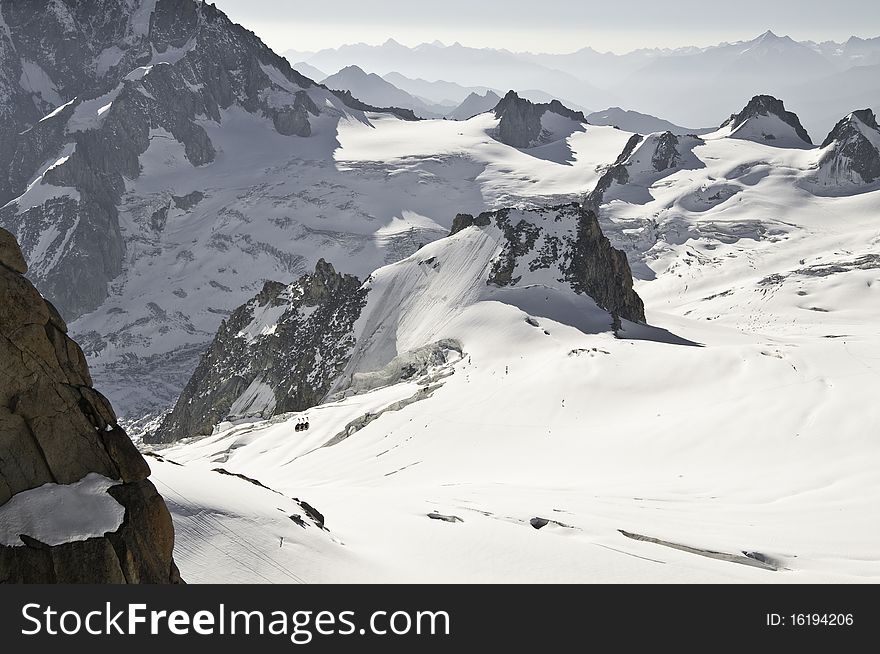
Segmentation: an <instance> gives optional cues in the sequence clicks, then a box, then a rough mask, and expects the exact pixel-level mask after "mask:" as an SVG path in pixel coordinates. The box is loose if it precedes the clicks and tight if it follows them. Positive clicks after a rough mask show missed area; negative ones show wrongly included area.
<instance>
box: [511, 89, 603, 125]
mask: <svg viewBox="0 0 880 654" xmlns="http://www.w3.org/2000/svg"><path fill="white" fill-rule="evenodd" d="M509 110H519V111H534V112H539V114H543V113H544V112H545V111H552V112H553V113H555V114H559V115H560V116H565V117H566V118H571V119H572V120H576V121H578V122H581V123H586V122H587V118H586V116H584V114H583V112H582V111H575V110H573V109H569V108H568V107H566V106H565V105H564V104H562V103H561V102H560V101H559V100H551V101H550V102H532V101H531V100H528V99H526V98H521V97H519V95H518V94H517V93H516V91H514V90H512V89H511V90H510V91H508V92H507V93H506V94H505V95H504V97H503V98H501V101H500V102H499V103H498V104H497V105H496V106H495V115H496V116H497V117H498V118H501V117H502V116H503V115H504V114H505V113H506V112H507V111H509Z"/></svg>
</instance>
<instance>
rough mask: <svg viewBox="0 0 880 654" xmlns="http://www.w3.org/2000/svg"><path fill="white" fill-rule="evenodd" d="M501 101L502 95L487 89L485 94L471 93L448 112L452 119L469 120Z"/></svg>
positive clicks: (448, 116) (489, 109)
mask: <svg viewBox="0 0 880 654" xmlns="http://www.w3.org/2000/svg"><path fill="white" fill-rule="evenodd" d="M499 102H501V96H499V95H498V94H497V93H495V92H494V91H486V93H485V94H484V95H480V94H478V93H471V94H470V95H469V96H467V97H466V98H465V99H464V100H462V102H461V104H460V105H458V106H457V107H456V108H455V109H453V110H452V111H450V112H449V113H448V114H447V118H451V119H452V120H467V119H468V118H473V117H474V116H476V115H477V114H481V113H483V112H485V111H491V110H492V109H494V108H495V107H496V106H497V105H498V103H499Z"/></svg>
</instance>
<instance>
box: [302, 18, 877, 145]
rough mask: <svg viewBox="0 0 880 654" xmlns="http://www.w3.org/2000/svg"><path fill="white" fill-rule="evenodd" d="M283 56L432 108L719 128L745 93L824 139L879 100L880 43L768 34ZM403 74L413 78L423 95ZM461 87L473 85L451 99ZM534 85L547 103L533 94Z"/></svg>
mask: <svg viewBox="0 0 880 654" xmlns="http://www.w3.org/2000/svg"><path fill="white" fill-rule="evenodd" d="M285 55H286V56H287V58H288V59H289V60H290V61H304V62H306V63H308V64H309V65H310V66H315V67H317V68H318V69H320V70H324V71H328V72H331V73H332V72H335V71H338V70H340V69H342V68H344V67H345V66H348V65H351V64H357V65H359V66H361V67H363V68H364V69H365V70H370V71H372V72H375V73H377V74H379V75H382V76H383V77H385V76H389V75H391V74H393V75H394V77H393V78H388V77H386V79H387V80H388V81H390V82H391V83H393V84H395V85H396V86H398V87H399V88H404V89H405V90H407V92H409V93H414V92H415V93H416V95H419V96H421V97H425V98H427V97H429V94H430V93H431V92H432V90H434V89H435V88H436V89H438V90H439V89H440V88H443V89H444V90H446V97H443V96H444V94H443V93H439V94H436V92H435V94H434V95H433V97H432V98H431V99H432V100H433V101H435V102H439V101H441V100H449V101H457V102H461V101H462V100H463V99H464V98H465V97H466V96H467V95H468V94H469V93H471V92H474V91H477V90H478V89H479V90H478V91H477V92H479V93H485V91H486V90H490V88H491V90H494V91H495V92H497V93H499V94H503V93H504V92H506V91H507V90H508V89H515V90H517V92H519V93H520V95H523V96H526V97H529V98H530V99H531V100H533V101H535V102H545V101H548V100H549V99H550V98H551V97H555V98H559V99H561V100H562V101H563V102H565V103H566V104H567V105H568V106H571V107H580V108H582V107H592V108H593V109H594V110H595V109H597V108H599V107H608V106H620V107H625V108H627V109H634V110H638V111H640V112H645V113H647V114H651V115H656V116H663V117H665V118H666V119H668V120H671V121H673V122H674V123H676V124H679V125H703V126H707V125H717V124H719V123H720V122H722V121H723V120H724V119H725V118H726V116H725V114H724V112H725V110H726V108H727V107H729V106H731V105H732V104H733V105H735V104H737V103H739V102H741V101H742V98H743V97H751V96H752V95H754V94H755V93H770V94H772V95H774V96H776V97H781V98H784V99H785V101H786V102H787V103H788V105H789V106H791V107H792V108H793V109H794V110H795V111H797V113H798V115H799V116H800V117H801V120H802V121H803V123H804V126H805V127H806V128H807V130H808V131H812V132H814V133H825V132H827V131H828V130H829V129H831V127H832V126H833V125H834V122H835V120H836V118H837V117H839V116H840V115H841V114H843V113H846V112H847V111H849V110H850V109H851V108H852V107H854V106H864V107H875V106H876V105H877V98H878V97H880V74H878V72H880V37H876V38H869V39H863V38H859V37H855V36H853V37H851V38H849V39H848V40H846V41H844V42H842V43H838V42H833V41H826V42H822V43H816V42H812V41H795V40H794V39H792V38H790V37H788V36H779V35H777V34H775V33H773V32H771V31H768V32H765V33H764V34H761V35H760V36H757V37H755V38H753V39H750V40H747V41H739V42H736V43H721V44H718V45H715V46H710V47H705V48H697V47H683V48H676V49H660V48H649V49H640V50H635V51H633V52H629V53H626V54H622V55H618V54H614V53H610V52H598V51H596V50H594V49H592V48H589V47H585V48H582V49H581V50H578V51H576V52H573V53H568V54H548V53H528V52H511V51H508V50H498V49H492V48H473V47H467V46H463V45H461V44H459V43H454V44H452V45H445V44H443V43H440V42H439V41H435V42H433V43H423V44H421V45H418V46H415V47H412V48H410V47H407V46H404V45H402V44H400V43H398V42H396V41H394V40H393V39H389V40H388V41H386V42H385V43H383V44H381V45H367V44H365V43H357V44H351V45H344V46H341V47H339V48H330V49H325V50H321V51H319V52H296V51H288V52H287V53H285ZM400 78H412V79H415V80H417V81H418V84H419V91H415V88H414V87H410V88H407V87H406V86H404V80H402V79H400ZM425 80H440V81H438V82H425ZM431 84H436V85H437V86H436V87H433V88H432V87H431ZM490 85H491V86H490ZM457 87H472V88H471V90H468V91H467V92H466V93H464V94H462V93H461V92H460V91H459V93H458V94H457V95H455V97H453V92H454V91H456V90H458V89H457ZM816 88H821V89H823V92H822V93H816V92H815V91H816ZM535 89H537V90H540V91H543V92H544V93H546V94H548V95H547V97H544V98H541V97H537V96H535V95H530V93H529V90H535Z"/></svg>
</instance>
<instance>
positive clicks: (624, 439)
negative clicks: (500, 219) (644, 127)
mask: <svg viewBox="0 0 880 654" xmlns="http://www.w3.org/2000/svg"><path fill="white" fill-rule="evenodd" d="M469 122H470V121H469ZM357 129H359V128H357ZM589 133H590V131H589V129H588V132H587V135H589ZM343 140H344V139H343ZM400 141H401V145H400V146H399V148H400V151H401V152H404V151H405V149H404V146H403V144H404V143H405V142H406V139H403V138H401V139H400ZM350 143H351V142H350ZM360 147H365V145H363V144H362V145H361V146H360ZM816 152H817V151H804V150H801V149H786V148H781V147H777V146H770V145H766V144H762V143H755V142H752V141H750V140H742V139H736V138H717V139H712V140H707V141H706V142H705V143H702V144H696V145H695V146H694V147H693V149H692V153H693V156H694V157H696V158H697V159H698V160H699V162H700V165H699V166H698V165H689V166H686V167H674V168H670V169H669V170H668V171H666V174H661V175H659V178H658V179H653V180H652V179H647V180H642V182H643V183H644V184H647V186H646V187H645V193H644V194H642V193H639V194H638V198H637V201H634V200H632V199H630V200H627V199H626V198H627V197H629V196H628V195H627V194H625V193H624V194H621V195H620V196H618V197H617V198H616V199H613V200H610V201H608V202H606V203H604V204H603V205H602V207H601V212H602V215H601V219H602V222H603V228H604V229H605V231H606V233H607V234H608V235H609V237H610V238H611V239H612V240H613V241H614V242H615V243H616V244H617V245H618V246H623V247H626V249H627V251H628V254H629V258H630V261H631V262H632V264H633V266H634V269H635V271H636V274H637V276H638V277H639V278H640V279H639V281H638V284H637V290H638V292H639V294H640V295H641V296H642V297H643V299H644V300H645V304H646V312H647V315H648V318H649V322H650V323H651V324H653V325H655V326H657V327H658V329H650V328H647V327H637V326H635V325H631V324H630V325H626V324H625V326H626V327H627V329H625V330H624V331H623V332H622V333H620V334H619V336H621V337H619V338H618V337H615V335H614V334H613V333H611V332H609V331H601V330H592V329H589V328H587V327H586V326H585V325H579V324H577V323H575V321H574V320H573V319H572V312H570V311H569V312H566V311H560V310H559V308H560V306H561V300H560V299H558V298H557V297H556V296H554V295H552V294H547V295H545V297H546V300H545V301H543V302H538V303H536V306H529V307H528V310H527V311H524V310H523V308H522V307H520V306H518V303H517V302H516V299H515V298H510V297H503V296H501V295H499V296H496V297H493V298H491V299H489V298H484V299H482V300H481V301H477V302H475V303H471V302H469V301H465V302H463V303H462V304H463V305H464V306H465V307H466V308H465V309H463V310H461V311H458V312H452V314H450V315H448V317H447V315H446V314H444V315H442V316H439V315H435V314H434V313H432V311H433V310H435V309H436V310H437V311H442V310H443V309H442V308H443V307H449V306H456V305H457V304H458V303H459V301H458V300H457V299H456V298H457V296H456V294H455V293H456V292H455V290H454V286H448V287H447V286H444V288H449V291H450V292H449V293H448V295H446V296H445V297H439V298H437V299H436V300H435V301H431V299H430V298H419V297H416V298H414V299H411V300H410V299H408V298H407V296H403V299H404V300H406V301H407V302H414V303H417V304H418V303H423V304H420V307H421V308H419V309H418V310H414V311H413V313H412V314H410V313H409V312H407V315H416V313H417V311H424V312H425V314H424V317H425V321H424V323H421V324H417V325H416V324H414V325H408V326H407V327H406V329H405V330H401V332H400V335H398V336H396V337H395V338H397V339H400V338H411V339H412V342H411V343H409V344H408V345H407V347H409V346H410V345H413V344H415V343H417V342H421V341H426V340H431V339H434V338H436V337H438V336H444V337H450V338H456V339H457V340H458V341H459V342H460V343H461V344H462V350H463V353H462V356H461V357H460V358H459V357H452V358H450V359H449V360H448V361H447V363H443V364H439V365H438V366H437V367H436V368H435V369H433V370H430V371H428V372H427V373H426V376H425V379H423V380H421V381H422V383H421V384H419V383H418V380H412V381H408V382H405V383H398V384H392V385H390V386H385V387H381V388H378V389H374V390H370V391H366V392H362V393H359V394H355V395H351V396H348V397H341V398H339V399H337V400H336V401H334V402H330V403H327V404H324V405H321V406H319V407H315V408H314V409H311V410H310V411H308V412H307V414H308V417H309V419H310V423H311V428H310V430H308V431H306V432H295V431H294V429H293V425H294V424H295V423H296V421H297V420H298V419H299V418H300V417H301V415H300V414H291V415H288V416H278V417H276V418H273V419H272V420H269V421H263V422H255V423H250V424H247V425H236V426H232V425H221V427H220V429H218V430H217V431H216V432H215V434H214V435H212V436H210V437H207V438H204V439H202V440H197V441H193V442H184V443H180V444H177V445H174V446H172V447H169V448H167V449H165V450H164V451H162V455H163V456H166V457H167V458H169V459H171V460H174V461H176V462H178V463H182V464H184V466H183V468H179V469H178V468H176V467H175V470H176V471H178V480H179V483H180V484H181V486H180V487H179V488H178V490H179V491H180V492H181V493H182V494H183V495H188V494H190V493H191V494H193V496H194V497H198V495H197V493H198V492H199V491H198V489H197V485H198V480H197V479H198V478H197V477H196V475H198V474H202V472H201V471H203V470H205V469H206V468H210V467H211V466H216V465H222V466H223V467H225V468H227V469H229V470H232V471H236V472H241V473H243V474H246V475H249V476H252V477H255V478H257V479H259V480H260V481H261V482H263V483H264V484H266V485H267V486H269V487H271V488H274V489H276V490H278V491H280V492H282V493H285V494H286V495H292V496H303V497H307V498H308V501H309V502H311V503H313V505H314V506H316V507H318V508H319V509H320V511H321V512H322V513H324V515H325V516H327V525H328V528H329V529H330V531H331V533H332V534H333V536H334V537H335V538H337V539H339V540H340V541H342V543H344V545H343V546H339V547H338V548H337V547H336V545H334V546H333V547H331V546H329V545H326V544H325V545H322V546H321V549H320V552H318V553H313V552H310V553H309V554H307V555H303V556H297V555H295V554H293V553H291V554H290V556H288V557H287V558H285V559H284V565H285V566H287V567H290V568H291V569H292V570H295V571H296V573H297V574H298V575H300V576H303V577H304V578H307V579H308V580H310V581H331V582H335V581H339V582H341V581H404V582H428V581H441V582H452V581H469V582H474V581H504V582H515V581H524V582H538V581H541V582H556V581H558V582H632V581H647V582H719V581H720V582H732V581H743V582H768V583H785V582H875V583H876V582H877V581H878V580H880V545H878V543H880V526H878V523H877V521H876V520H875V519H874V516H875V513H876V506H877V505H878V501H880V473H878V470H880V465H878V464H880V448H878V444H877V440H876V436H875V433H874V432H875V431H876V430H874V429H873V425H876V424H877V423H878V421H880V408H878V405H877V403H876V402H875V401H874V400H875V397H874V396H875V395H876V388H877V376H878V374H880V363H878V362H880V338H878V335H877V330H876V327H875V326H876V324H878V320H880V303H878V296H877V294H878V292H880V272H878V271H880V224H878V223H877V218H876V217H877V215H878V208H880V194H878V193H877V192H876V191H873V192H864V193H861V194H857V195H850V196H846V197H817V196H814V195H811V194H810V193H808V192H807V191H805V190H804V189H803V188H802V187H801V185H800V184H799V182H800V180H801V179H802V178H803V177H804V176H805V175H809V174H810V170H811V168H810V167H811V165H813V163H814V159H815V157H816ZM467 231H468V230H465V231H464V232H461V233H460V234H459V236H461V237H467ZM438 247H441V244H440V243H436V244H432V245H429V246H427V247H426V248H423V249H422V250H421V251H420V252H418V253H417V254H416V255H414V257H415V258H418V259H420V260H424V261H427V260H428V258H430V256H431V255H432V253H433V249H432V248H438ZM473 259H478V257H473ZM463 260H467V261H470V260H471V258H468V257H463ZM402 265H404V263H401V264H397V266H402ZM441 265H442V264H441ZM393 268H394V266H392V267H391V269H393ZM385 270H389V269H387V268H386V269H385ZM425 272H426V274H428V275H430V274H435V273H434V272H433V271H431V270H426V271H425ZM463 272H465V271H464V270H463ZM466 272H467V273H468V274H473V272H474V271H466ZM384 274H386V273H384V272H383V273H381V274H379V275H377V280H378V281H377V282H376V283H377V284H380V283H381V279H382V275H384ZM437 274H443V273H442V268H441V272H440V273H437ZM451 277H453V278H454V277H455V276H454V275H453V276H451ZM450 283H451V282H450ZM533 295H536V294H534V293H533ZM394 297H400V296H397V295H395V296H394ZM388 307H389V311H391V310H392V309H393V305H392V304H391V303H389V304H388ZM576 315H589V311H586V312H584V311H583V310H581V311H580V312H579V313H577V314H576ZM527 317H530V320H528V321H527V320H526V318H527ZM380 322H381V324H384V325H389V324H398V325H399V324H400V322H399V321H398V322H396V321H395V320H389V319H383V320H382V321H380ZM659 328H663V329H659ZM664 330H665V331H664ZM410 335H412V336H410ZM426 388H427V389H429V390H427V391H426V390H424V389H426ZM420 389H422V390H421V391H420ZM165 470H166V468H160V469H157V470H155V471H154V477H155V478H158V479H159V480H162V479H163V476H164V475H165V474H166V473H165V472H164V471H165ZM187 473H191V474H192V479H193V481H192V482H186V483H187V484H188V485H185V486H184V485H183V484H184V482H183V481H182V480H185V479H189V474H187ZM194 502H195V503H196V504H197V503H198V502H197V501H196V500H194ZM172 510H173V511H174V512H175V514H176V515H175V520H176V524H178V525H183V524H185V520H186V516H185V514H183V513H181V512H180V511H177V510H175V509H174V507H172ZM242 510H246V511H256V510H257V507H256V506H251V507H249V508H245V509H242ZM430 515H433V516H434V517H433V518H432V517H429V516H430ZM444 517H445V519H444ZM456 518H458V520H456ZM535 518H537V519H538V520H533V519H535ZM219 519H220V520H221V521H225V519H224V518H222V517H221V518H219ZM545 520H546V521H547V522H546V523H545V522H544V521H545ZM224 524H228V523H225V522H224ZM533 525H537V526H541V525H544V526H542V527H541V528H540V529H537V528H535V526H533ZM222 531H223V529H222V528H221V527H216V528H212V530H211V531H210V534H212V538H216V539H219V540H218V541H217V542H225V543H228V544H229V547H241V542H240V538H239V537H238V536H236V535H230V534H228V533H227V534H226V536H223V535H222V534H221V533H220V532H222ZM623 532H626V533H623ZM252 533H256V532H245V535H246V537H247V538H248V539H250V538H251V535H250V534H252ZM642 537H644V538H642ZM658 541H659V542H658ZM197 542H198V540H197V539H196V538H195V537H193V536H191V535H188V534H187V532H186V531H185V530H184V531H182V532H181V533H180V535H179V547H180V548H181V550H182V551H184V550H187V549H189V550H195V549H196V543H197ZM670 545H674V546H675V547H673V546H670ZM268 547H269V545H268V544H267V545H266V548H268ZM682 548H684V549H682ZM279 549H281V550H282V552H283V551H284V550H283V548H279ZM340 550H341V551H344V552H345V560H346V561H347V562H349V563H350V565H347V566H338V565H336V564H335V561H336V560H337V557H338V556H339V551H340ZM267 551H268V549H267ZM260 552H261V554H262V550H261V551H260ZM176 556H177V557H178V561H179V562H180V565H181V570H182V573H183V575H184V577H185V578H186V576H187V573H188V571H192V572H191V573H192V574H195V573H196V572H197V574H196V578H197V579H198V580H205V581H207V580H212V581H224V580H233V579H240V578H241V573H240V566H238V565H236V563H235V562H234V561H231V560H230V559H229V558H228V557H227V556H225V555H220V554H219V553H217V552H216V551H214V552H208V551H202V550H200V551H193V552H192V553H191V554H189V555H187V557H183V556H181V553H176ZM250 556H251V557H255V556H256V555H254V554H251V555H250ZM273 556H274V555H273ZM248 560H249V561H250V560H253V558H250V559H248ZM204 571H210V572H204ZM267 576H269V579H268V580H269V581H284V580H285V578H284V577H283V575H280V574H277V575H274V574H273V575H267ZM250 579H253V577H250ZM263 581H266V579H264V580H263Z"/></svg>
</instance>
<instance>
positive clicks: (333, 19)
mask: <svg viewBox="0 0 880 654" xmlns="http://www.w3.org/2000/svg"><path fill="white" fill-rule="evenodd" d="M215 2H216V4H217V6H219V7H220V8H221V9H223V11H225V12H226V13H227V14H229V16H230V17H231V18H232V19H233V20H235V21H236V22H238V23H241V24H243V25H245V26H246V27H248V28H249V29H252V30H253V31H254V32H256V33H257V34H258V35H259V36H260V37H261V38H262V39H263V40H264V41H265V42H266V43H267V44H268V45H269V46H270V47H272V48H273V49H275V50H278V51H280V52H283V51H284V50H287V49H295V50H319V49H321V48H329V47H337V46H339V45H341V44H343V43H355V42H358V41H363V42H366V43H381V42H383V41H385V40H386V39H388V38H389V37H392V38H394V39H396V40H397V41H400V42H401V43H403V44H405V45H416V44H418V43H422V42H425V41H433V40H435V39H439V40H441V41H443V42H445V43H452V42H454V41H459V42H461V43H462V44H464V45H470V46H477V47H485V46H488V47H494V48H507V49H509V50H515V51H520V50H531V51H533V52H538V51H542V52H571V51H574V50H577V49H579V48H581V47H584V46H585V45H590V46H592V47H594V48H596V49H597V50H612V51H614V52H627V51H630V50H633V49H636V48H640V47H653V46H661V47H676V46H683V45H698V46H704V45H712V44H715V43H718V42H720V41H740V40H745V39H749V38H752V37H754V36H757V35H758V34H760V33H762V32H764V31H766V30H768V29H772V30H773V31H774V32H776V33H777V34H780V35H786V34H787V35H789V36H791V37H792V38H794V39H796V40H799V41H801V40H816V41H821V40H829V39H831V40H837V41H840V40H843V39H846V38H847V37H849V36H850V35H852V34H855V35H857V36H862V37H868V36H880V6H878V0H833V1H832V0H727V1H725V2H721V1H718V0H716V1H714V2H713V1H711V0H674V1H666V2H663V1H661V0H601V1H598V2H597V1H594V0H586V1H584V0H581V1H577V0H504V1H498V0H483V1H480V0H433V1H430V0H429V1H427V2H425V1H423V0H405V1H388V0H326V1H324V2H320V1H316V0H309V1H307V2H302V1H300V0H215Z"/></svg>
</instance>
